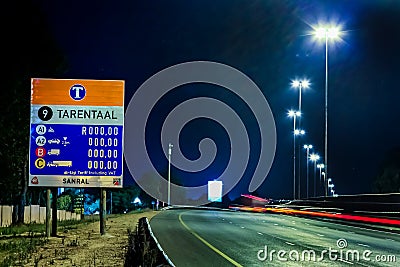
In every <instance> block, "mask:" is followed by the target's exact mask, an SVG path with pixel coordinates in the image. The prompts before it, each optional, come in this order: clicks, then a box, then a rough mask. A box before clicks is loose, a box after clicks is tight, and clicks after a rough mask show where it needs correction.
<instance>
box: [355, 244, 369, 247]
mask: <svg viewBox="0 0 400 267" xmlns="http://www.w3.org/2000/svg"><path fill="white" fill-rule="evenodd" d="M357 245H359V246H362V247H366V248H369V246H368V245H365V244H361V243H357Z"/></svg>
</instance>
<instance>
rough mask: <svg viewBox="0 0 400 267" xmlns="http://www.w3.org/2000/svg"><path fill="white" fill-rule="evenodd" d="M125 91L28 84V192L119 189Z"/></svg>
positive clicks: (83, 84) (115, 85) (66, 82)
mask: <svg viewBox="0 0 400 267" xmlns="http://www.w3.org/2000/svg"><path fill="white" fill-rule="evenodd" d="M124 86H125V82H124V81H123V80H74V79H41V78H32V79H31V119H30V138H29V140H30V142H29V186H43V187H82V188H84V187H102V188H121V187H122V185H123V147H124V144H123V136H124Z"/></svg>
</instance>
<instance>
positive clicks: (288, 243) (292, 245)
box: [285, 241, 294, 246]
mask: <svg viewBox="0 0 400 267" xmlns="http://www.w3.org/2000/svg"><path fill="white" fill-rule="evenodd" d="M285 243H286V244H288V245H291V246H294V244H293V243H290V242H287V241H285Z"/></svg>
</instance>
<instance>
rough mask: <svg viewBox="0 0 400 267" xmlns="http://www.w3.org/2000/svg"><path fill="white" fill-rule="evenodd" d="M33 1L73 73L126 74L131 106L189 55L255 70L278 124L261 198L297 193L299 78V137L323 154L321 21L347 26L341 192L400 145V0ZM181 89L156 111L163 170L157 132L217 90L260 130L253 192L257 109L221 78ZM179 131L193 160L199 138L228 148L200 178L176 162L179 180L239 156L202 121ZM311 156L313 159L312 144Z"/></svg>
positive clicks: (336, 131) (340, 68)
mask: <svg viewBox="0 0 400 267" xmlns="http://www.w3.org/2000/svg"><path fill="white" fill-rule="evenodd" d="M34 3H35V4H36V5H37V6H38V8H39V9H40V10H41V12H42V14H43V15H44V16H45V17H44V20H45V21H46V22H47V23H48V26H49V27H50V30H51V34H53V35H54V38H55V39H56V41H57V44H58V45H59V46H60V48H61V51H62V52H63V53H64V55H65V57H66V59H67V63H68V71H67V72H66V73H65V77H63V78H71V79H121V80H125V86H126V87H125V90H126V96H125V99H126V105H128V103H129V100H130V99H131V97H132V95H133V94H134V93H135V91H136V90H137V89H138V88H139V87H140V85H141V84H143V83H144V82H145V81H146V80H147V79H148V78H150V77H151V76H152V75H154V74H155V73H157V72H159V71H161V70H162V69H164V68H166V67H170V66H173V65H175V64H179V63H183V62H189V61H198V60H201V61H214V62H219V63H223V64H226V65H229V66H232V67H234V68H236V69H238V70H240V71H241V72H243V73H244V74H246V75H247V76H248V77H250V78H251V79H252V80H253V81H254V82H255V83H256V84H257V86H258V87H259V88H260V89H261V91H262V93H263V94H264V96H265V98H266V99H267V101H268V103H269V105H270V107H271V110H272V112H273V115H274V118H275V123H276V133H277V146H276V155H275V159H274V163H273V165H272V168H271V170H270V172H269V174H268V177H267V179H266V180H265V182H264V183H263V184H262V185H261V187H260V188H259V189H258V190H257V192H256V193H257V194H258V195H260V196H263V197H273V198H289V197H291V196H292V177H293V176H292V166H293V165H292V154H293V143H292V141H293V138H292V120H291V119H290V118H288V117H287V111H288V110H289V109H291V108H296V107H297V101H298V93H297V91H295V90H294V89H292V88H291V87H290V82H291V80H292V79H294V78H297V77H298V78H302V77H306V78H308V79H310V81H311V88H310V89H309V90H307V91H304V92H303V95H302V96H303V102H302V105H303V117H302V126H303V128H304V129H305V130H306V132H307V134H306V136H304V137H302V138H301V143H302V144H304V143H311V144H313V145H314V147H315V151H316V152H317V153H319V154H320V155H321V156H323V152H324V84H325V61H324V60H325V47H324V44H323V43H320V42H315V41H314V39H313V37H312V36H310V32H311V31H312V30H313V28H312V26H313V25H317V24H318V23H323V22H334V23H336V24H340V25H341V26H342V29H343V31H344V32H343V35H342V39H341V41H339V42H336V43H330V44H329V134H328V136H329V148H328V151H329V157H328V159H329V176H330V177H332V178H333V180H334V183H335V188H336V192H337V193H338V194H358V193H370V192H372V182H373V180H374V179H375V177H376V176H377V175H378V172H379V168H380V165H381V163H382V160H383V159H384V156H385V153H387V152H388V151H389V150H391V149H393V148H395V147H398V146H400V140H399V136H400V126H399V115H400V111H399V108H398V102H399V100H400V90H399V86H398V77H399V73H400V67H399V64H398V63H399V62H400V51H399V48H400V2H399V1H396V0H393V1H389V0H379V1H378V0H375V1H374V0H371V1H366V0H351V1H345V0H332V1H320V0H318V1H317V0H316V1H305V0H304V1H303V0H296V1H295V0H292V1H286V0H263V1H251V0H248V1H243V0H219V1H209V0H206V1H34ZM42 78H52V77H42ZM180 89H181V90H180V91H177V92H175V94H170V95H169V96H167V97H166V98H165V99H164V102H163V103H160V104H159V105H157V106H156V108H157V112H156V113H154V112H153V114H152V119H153V120H154V122H153V123H152V127H153V128H152V130H151V131H149V132H151V134H149V135H150V136H149V138H151V140H155V141H154V142H149V150H150V151H151V152H150V153H152V156H151V157H152V159H153V161H154V164H155V166H156V167H157V169H158V170H159V171H160V173H163V174H164V175H165V173H166V170H167V165H168V161H167V158H165V156H164V154H163V153H162V150H161V148H160V141H159V140H160V135H159V134H158V135H157V130H160V125H161V123H162V121H163V119H164V118H165V117H166V115H167V114H168V112H169V110H171V108H172V107H173V106H174V105H176V104H177V103H179V101H180V100H184V99H189V98H191V97H194V96H199V95H206V96H209V95H210V96H211V95H213V94H214V95H213V97H216V98H218V99H221V101H224V102H225V103H227V104H229V105H232V106H234V107H236V110H237V111H238V112H239V113H240V112H243V113H242V117H243V118H244V120H246V118H248V121H247V122H246V125H247V127H249V129H248V130H249V132H251V133H252V136H251V144H252V148H254V150H252V154H251V155H250V162H249V166H248V169H246V172H245V175H244V177H243V178H242V180H241V182H240V183H239V184H238V186H237V187H235V189H234V190H233V191H232V193H230V194H229V196H230V197H231V198H234V197H236V196H238V195H239V194H241V193H247V188H248V184H249V181H250V180H251V177H252V172H253V171H254V164H255V162H256V160H257V159H258V154H259V153H260V152H259V148H257V144H258V143H259V137H258V135H257V131H256V127H254V120H253V119H252V116H251V115H250V114H248V112H249V111H248V110H246V107H245V106H243V104H242V106H241V104H240V101H238V100H237V99H235V98H234V97H232V96H231V95H229V94H228V93H216V92H219V91H218V90H217V89H216V88H214V86H212V85H208V86H207V85H196V84H191V85H187V86H183V88H180ZM215 94H217V95H215ZM252 127H253V128H254V131H255V132H254V131H252V129H253V128H252ZM181 135H182V136H181V140H180V142H181V146H182V153H184V154H185V155H186V156H187V157H188V158H190V159H196V157H198V156H199V154H198V153H199V152H198V150H197V146H198V144H199V142H200V140H202V138H204V137H210V138H213V139H214V140H215V143H216V144H217V147H218V149H219V151H218V156H217V157H216V159H215V162H214V163H213V164H212V165H211V166H210V168H208V169H207V170H206V171H204V172H203V173H202V175H198V177H196V178H193V177H191V178H187V177H189V175H191V174H185V173H182V172H181V171H180V170H179V169H176V168H174V167H173V169H172V173H173V175H174V176H176V177H175V179H176V181H175V182H176V183H181V184H187V185H188V184H191V185H192V184H204V183H206V181H207V180H209V178H210V177H211V178H217V177H216V176H218V174H219V173H221V171H222V170H223V168H224V166H225V165H226V162H227V157H229V140H228V141H227V136H226V133H225V132H224V130H223V128H222V127H221V126H219V125H216V124H215V123H214V122H212V121H206V120H204V119H198V120H195V121H193V122H192V123H190V125H188V126H187V128H186V127H185V128H184V129H183V131H182V133H181ZM253 135H254V136H253ZM226 148H227V149H228V150H227V149H226ZM158 155H160V156H158ZM301 156H302V161H303V165H304V161H305V152H304V151H302V153H301ZM303 171H304V170H303ZM125 174H126V179H125V184H132V183H133V179H132V177H131V176H130V175H129V171H128V170H127V169H126V171H125ZM302 175H303V177H304V175H305V172H303V173H302ZM185 177H186V178H185ZM202 179H203V180H202ZM185 180H186V181H185ZM193 181H195V182H193Z"/></svg>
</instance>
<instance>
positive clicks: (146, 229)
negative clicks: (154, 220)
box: [124, 217, 175, 267]
mask: <svg viewBox="0 0 400 267" xmlns="http://www.w3.org/2000/svg"><path fill="white" fill-rule="evenodd" d="M128 235H129V237H128V240H129V241H128V249H127V253H126V257H125V264H124V267H138V266H149V267H150V266H157V267H167V266H172V267H174V266H175V265H174V264H173V263H172V262H171V260H170V259H169V258H168V256H167V254H166V253H165V252H164V250H163V249H162V247H161V245H160V244H159V243H158V241H157V239H156V237H155V236H154V234H153V232H152V230H151V227H150V224H149V221H148V219H147V218H146V217H142V218H140V219H139V222H138V225H137V227H136V230H135V231H134V232H132V231H130V230H128Z"/></svg>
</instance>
